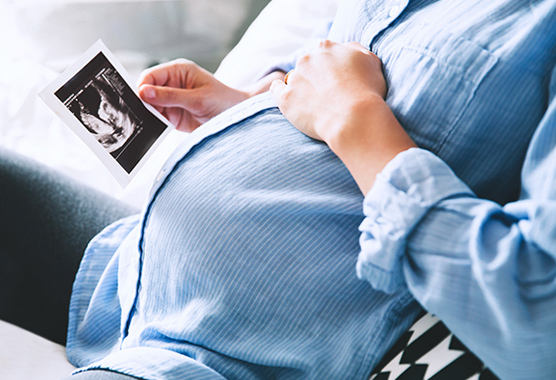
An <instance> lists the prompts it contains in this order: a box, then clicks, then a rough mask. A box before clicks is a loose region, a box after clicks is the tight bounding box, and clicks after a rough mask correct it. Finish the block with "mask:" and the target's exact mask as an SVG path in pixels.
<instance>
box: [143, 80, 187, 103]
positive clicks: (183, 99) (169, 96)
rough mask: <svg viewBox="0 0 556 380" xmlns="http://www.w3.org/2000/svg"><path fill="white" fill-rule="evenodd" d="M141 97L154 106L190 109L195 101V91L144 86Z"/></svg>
mask: <svg viewBox="0 0 556 380" xmlns="http://www.w3.org/2000/svg"><path fill="white" fill-rule="evenodd" d="M139 96H140V97H141V99H143V100H144V101H145V102H147V103H149V104H152V105H153V106H161V107H180V108H186V109H187V108H190V106H191V105H192V103H193V101H195V95H194V90H184V89H182V88H176V87H166V86H153V85H148V84H144V85H142V86H141V87H140V88H139Z"/></svg>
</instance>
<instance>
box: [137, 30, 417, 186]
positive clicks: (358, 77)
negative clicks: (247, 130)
mask: <svg viewBox="0 0 556 380" xmlns="http://www.w3.org/2000/svg"><path fill="white" fill-rule="evenodd" d="M284 76H285V73H283V72H279V71H277V72H273V73H271V74H270V75H268V76H267V77H265V78H262V79H261V80H260V81H259V82H257V83H256V84H254V85H253V86H251V87H250V88H245V89H234V88H231V87H228V86H226V85H225V84H223V83H221V82H220V81H218V80H217V79H216V78H215V77H214V76H213V75H212V74H211V73H209V72H208V71H206V70H204V69H203V68H201V67H199V66H197V65H196V64H195V63H193V62H191V61H188V60H184V59H180V60H176V61H172V62H168V63H165V64H162V65H158V66H155V67H153V68H150V69H148V70H146V71H145V72H143V74H142V75H141V77H140V79H139V95H140V96H141V98H142V99H143V100H144V101H146V102H147V103H150V104H152V105H153V106H155V108H157V109H158V111H160V112H161V113H162V114H163V115H164V116H165V117H166V118H168V120H170V122H171V123H172V124H173V125H175V126H176V128H177V129H178V130H181V131H185V132H191V131H193V130H195V129H196V128H197V127H199V126H200V125H201V124H203V123H204V122H206V121H208V120H210V119H211V118H212V117H214V116H216V115H218V114H219V113H221V112H223V111H225V110H226V109H228V108H230V107H232V106H234V105H235V104H238V103H240V102H242V101H243V100H245V99H247V98H249V97H251V96H254V95H256V94H259V93H262V92H265V91H268V90H269V89H270V91H271V92H272V93H273V95H274V98H275V99H276V102H277V104H278V106H279V107H280V110H281V111H282V113H283V114H284V116H285V117H286V118H287V119H288V120H289V121H290V122H291V123H292V124H293V125H294V126H295V127H296V128H298V129H299V130H300V131H301V132H303V133H305V134H307V135H308V136H310V137H312V138H314V139H318V140H322V141H324V142H326V143H327V144H328V146H329V147H330V148H331V149H332V151H333V152H334V153H336V155H338V157H339V158H340V159H341V160H342V161H343V162H344V164H345V165H346V167H347V168H348V170H349V171H350V172H351V174H352V175H353V177H354V179H355V181H356V182H357V184H358V185H359V187H360V189H361V191H362V192H363V194H365V195H366V194H367V193H368V192H369V190H370V189H371V187H372V186H373V184H374V181H375V178H376V175H377V174H378V173H380V171H382V169H384V167H385V166H386V164H387V163H388V162H389V161H391V160H392V159H393V158H394V157H395V156H396V155H397V154H398V153H400V152H402V151H404V150H407V149H409V148H412V147H415V146H416V145H415V143H414V142H413V141H412V140H411V138H410V137H409V136H408V135H407V133H406V132H405V131H404V129H403V128H402V126H401V125H400V124H399V122H398V121H397V120H396V118H395V116H394V114H393V113H392V111H391V110H390V108H389V107H388V105H387V104H386V102H385V101H384V98H385V97H386V93H387V86H386V81H385V79H384V75H383V73H382V63H381V62H380V60H379V58H378V57H377V56H376V55H374V54H373V53H371V52H370V51H368V50H367V49H365V48H364V47H363V46H361V45H360V44H357V43H348V44H338V43H334V42H332V41H322V42H321V43H320V44H319V45H318V46H317V47H316V48H315V49H314V50H313V51H312V52H311V53H309V54H307V55H305V56H303V57H301V58H300V59H299V61H298V62H297V65H296V68H295V70H294V71H293V72H292V73H291V74H290V75H289V77H288V84H287V85H286V84H285V83H284Z"/></svg>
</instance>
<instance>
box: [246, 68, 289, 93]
mask: <svg viewBox="0 0 556 380" xmlns="http://www.w3.org/2000/svg"><path fill="white" fill-rule="evenodd" d="M285 76H286V73H285V72H283V71H281V70H275V71H273V72H271V73H269V74H268V75H265V76H264V77H262V78H261V79H260V80H259V81H257V82H256V83H254V84H252V85H249V86H246V87H244V88H242V89H240V91H242V92H243V93H244V94H245V95H246V97H247V98H250V97H252V96H255V95H258V94H262V93H263V92H267V91H268V90H269V89H270V85H271V83H272V82H273V81H274V80H276V79H280V80H283V79H284V77H285Z"/></svg>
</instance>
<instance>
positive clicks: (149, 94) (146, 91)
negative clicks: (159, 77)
mask: <svg viewBox="0 0 556 380" xmlns="http://www.w3.org/2000/svg"><path fill="white" fill-rule="evenodd" d="M143 94H144V95H145V97H146V98H149V99H154V98H155V96H156V94H155V91H154V88H152V87H147V88H145V89H144V90H143Z"/></svg>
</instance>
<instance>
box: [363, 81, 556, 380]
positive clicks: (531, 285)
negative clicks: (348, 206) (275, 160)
mask: <svg viewBox="0 0 556 380" xmlns="http://www.w3.org/2000/svg"><path fill="white" fill-rule="evenodd" d="M554 78H556V75H555V76H554ZM553 82H554V83H556V79H555V80H554V81H553ZM555 88H556V87H555ZM364 213H365V216H366V218H365V220H364V221H363V223H362V224H361V226H360V230H361V253H360V255H359V258H358V262H357V274H358V276H359V277H360V278H361V279H363V280H366V281H368V282H369V283H370V284H371V285H372V286H373V287H374V288H376V289H379V290H382V291H384V292H387V293H394V292H397V291H400V290H403V289H409V291H410V292H411V293H412V294H413V296H414V297H415V298H416V299H417V300H418V301H419V302H420V303H421V305H423V307H424V308H425V309H427V310H428V311H429V312H431V313H433V314H435V315H437V316H438V317H439V318H440V319H442V320H443V322H444V323H445V324H446V325H447V326H448V327H449V328H450V329H451V330H452V331H453V332H454V334H455V335H457V336H458V338H460V339H461V340H462V341H463V342H464V344H466V345H467V346H468V347H469V348H470V349H471V350H472V351H473V352H474V353H475V354H477V355H478V356H479V357H480V358H481V359H482V360H483V361H484V362H485V364H486V365H487V366H488V367H489V368H491V369H492V370H493V371H494V372H495V373H496V374H497V375H498V376H500V377H501V378H503V379H528V380H530V379H549V378H550V379H552V378H556V361H555V360H554V358H555V357H556V343H555V342H556V313H554V310H556V101H555V97H554V96H551V102H550V104H549V106H548V108H547V111H546V114H545V117H544V118H543V120H542V122H541V123H540V124H539V127H538V128H537V131H536V133H535V135H534V137H533V140H532V142H531V145H530V147H529V151H528V153H527V157H526V160H525V163H524V166H523V171H522V195H521V198H520V199H519V200H518V201H516V202H513V203H509V204H507V205H505V206H502V205H499V204H497V203H495V202H491V201H489V200H485V199H479V198H477V197H476V196H475V195H474V194H473V192H472V191H471V190H470V189H469V188H468V187H467V186H466V185H465V184H464V183H463V182H462V181H461V180H460V179H458V178H457V176H456V175H455V174H454V173H453V172H452V171H451V170H450V168H449V167H448V166H447V165H446V164H445V163H444V162H443V161H442V160H441V159H439V158H438V157H436V156H435V155H433V154H432V153H430V152H427V151H425V150H421V149H417V148H414V149H410V150H408V151H405V152H403V153H400V154H399V155H398V156H397V157H396V158H395V159H394V160H393V161H391V162H390V163H389V164H388V165H387V166H386V168H385V169H384V170H383V171H382V173H381V174H379V175H378V176H377V179H376V182H375V185H374V186H373V188H372V189H371V191H370V192H369V193H368V194H367V196H366V198H365V200H364Z"/></svg>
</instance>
